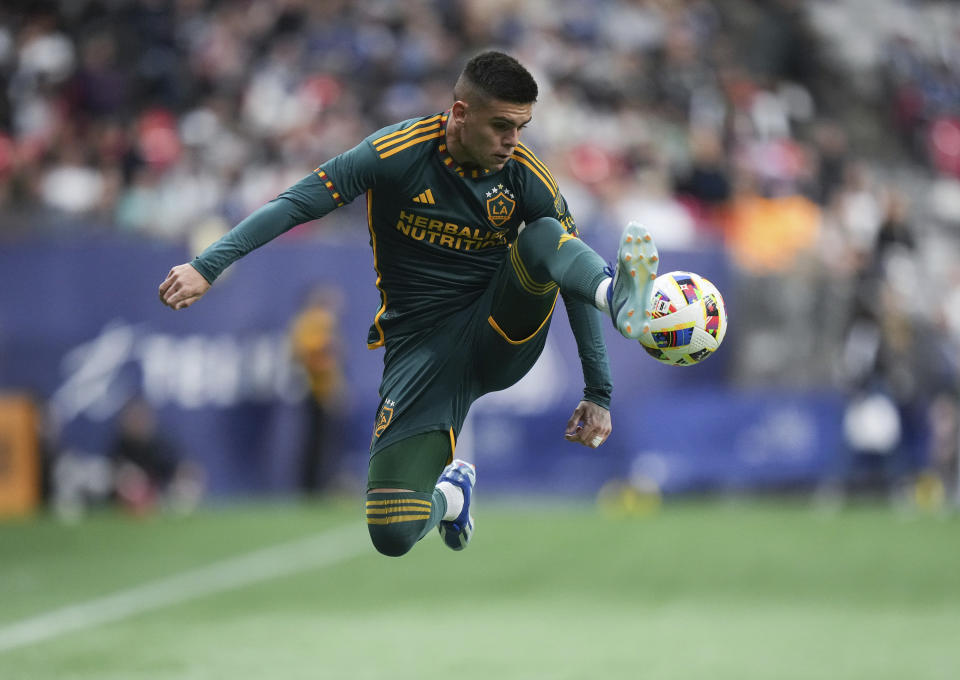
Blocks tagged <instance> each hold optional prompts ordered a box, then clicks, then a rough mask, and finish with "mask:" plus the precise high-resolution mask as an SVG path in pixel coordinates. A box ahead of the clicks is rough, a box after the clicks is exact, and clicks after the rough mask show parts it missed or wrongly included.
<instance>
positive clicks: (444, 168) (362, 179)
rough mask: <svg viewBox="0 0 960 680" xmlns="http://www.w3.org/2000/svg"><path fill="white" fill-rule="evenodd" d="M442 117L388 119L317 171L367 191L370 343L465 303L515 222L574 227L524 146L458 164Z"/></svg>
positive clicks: (342, 191) (342, 185) (485, 281)
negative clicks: (481, 165) (374, 308)
mask: <svg viewBox="0 0 960 680" xmlns="http://www.w3.org/2000/svg"><path fill="white" fill-rule="evenodd" d="M446 122H447V114H445V113H443V114H437V115H434V116H429V117H427V118H418V119H414V120H408V121H405V122H403V123H399V124H397V125H392V126H390V127H387V128H384V129H383V130H380V131H379V132H376V133H374V134H373V135H371V136H370V137H368V138H367V139H366V140H364V141H363V142H362V143H361V144H360V145H358V146H356V147H354V148H353V149H351V150H350V151H348V152H346V153H344V154H342V155H340V156H337V157H336V158H334V159H332V160H330V161H329V162H327V163H324V164H323V165H322V166H320V167H319V168H318V169H317V173H318V175H319V176H320V178H321V179H322V180H324V181H325V182H326V183H327V184H328V189H329V190H330V191H331V192H334V193H336V194H338V195H339V196H341V197H342V200H347V201H349V200H352V199H353V198H355V197H357V196H359V195H360V194H361V193H363V192H366V194H367V220H368V228H369V230H370V243H371V246H372V248H373V256H374V267H375V269H376V271H377V288H378V289H379V290H380V295H381V306H380V309H379V311H378V312H377V314H376V317H375V320H374V323H373V325H372V326H371V328H370V334H369V337H368V346H369V347H371V348H372V347H379V346H381V345H382V344H383V343H384V338H385V336H386V335H389V334H391V333H393V332H404V331H406V330H415V329H418V328H422V327H424V326H429V325H431V324H433V323H434V321H435V319H436V318H438V317H441V316H446V315H449V314H450V313H451V312H453V311H456V310H458V309H461V308H463V307H466V306H469V305H470V304H471V303H473V302H474V301H475V300H476V299H477V298H478V297H479V296H480V295H481V294H482V293H483V291H484V290H485V289H486V287H487V285H489V283H490V279H491V278H492V276H493V274H494V272H495V271H496V269H497V267H498V266H499V264H500V262H501V261H502V260H503V258H504V256H505V254H506V251H507V247H508V245H509V244H510V243H512V242H513V241H514V240H515V239H516V237H517V231H518V229H519V228H520V226H521V225H522V224H524V223H527V222H532V221H534V220H536V219H538V218H540V217H553V218H555V219H557V220H559V221H560V222H561V223H562V224H564V225H565V228H566V229H567V231H568V232H571V233H574V234H575V233H576V227H575V224H574V220H573V218H572V217H571V215H570V213H569V212H568V210H567V205H566V201H564V198H563V196H562V195H561V194H560V192H559V190H558V188H557V183H556V181H555V180H554V179H553V176H552V175H551V174H550V172H549V170H547V168H546V166H544V164H543V163H541V162H540V160H539V159H537V157H536V156H535V155H534V154H533V153H532V152H531V151H530V150H529V149H528V148H527V147H525V146H523V145H522V144H521V145H519V146H517V148H516V150H515V152H514V155H513V157H512V158H511V159H510V160H509V161H507V163H506V165H505V166H504V167H503V169H501V170H500V171H497V172H491V171H489V170H478V169H472V170H468V169H465V168H462V167H460V166H459V165H458V164H457V162H456V161H455V160H454V159H453V157H452V156H451V155H450V153H449V152H448V150H447V145H446V143H445V134H444V131H445V128H446Z"/></svg>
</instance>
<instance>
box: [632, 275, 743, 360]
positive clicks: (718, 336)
mask: <svg viewBox="0 0 960 680" xmlns="http://www.w3.org/2000/svg"><path fill="white" fill-rule="evenodd" d="M649 326H650V327H649V331H648V332H645V333H644V334H643V336H642V337H641V338H640V344H641V345H643V348H644V349H645V350H647V353H649V354H650V356H652V357H653V358H654V359H656V360H657V361H662V362H663V363H665V364H670V365H672V366H692V365H694V364H696V363H699V362H701V361H703V360H704V359H706V358H707V357H708V356H710V355H711V354H713V353H714V352H715V351H716V350H717V348H718V347H719V346H720V343H721V342H723V336H724V335H726V332H727V310H726V307H725V306H724V304H723V297H722V296H721V295H720V291H718V290H717V287H716V286H714V285H713V284H712V283H710V282H709V281H708V280H707V279H705V278H703V277H702V276H700V275H698V274H694V273H692V272H670V273H669V274H661V275H660V276H658V277H657V279H656V281H654V282H653V302H652V304H651V313H650V319H649Z"/></svg>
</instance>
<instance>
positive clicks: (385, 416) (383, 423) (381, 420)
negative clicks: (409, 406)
mask: <svg viewBox="0 0 960 680" xmlns="http://www.w3.org/2000/svg"><path fill="white" fill-rule="evenodd" d="M396 405H397V403H396V402H395V401H392V400H390V399H386V400H384V404H383V406H382V407H380V412H379V413H378V414H377V422H376V425H375V426H374V428H373V436H374V437H376V438H378V439H379V438H380V435H382V434H383V431H384V430H386V429H387V426H388V425H389V424H390V421H391V420H393V408H394V407H395V406H396Z"/></svg>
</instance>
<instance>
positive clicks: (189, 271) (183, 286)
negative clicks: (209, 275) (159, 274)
mask: <svg viewBox="0 0 960 680" xmlns="http://www.w3.org/2000/svg"><path fill="white" fill-rule="evenodd" d="M208 290H210V284H209V283H208V282H207V280H206V279H205V278H203V276H202V275H201V274H200V272H198V271H197V270H196V269H194V268H193V266H192V265H191V264H189V263H187V264H179V265H177V266H176V267H174V268H173V269H171V270H170V273H169V274H167V278H166V279H164V281H163V283H161V284H160V291H159V292H160V302H162V303H163V304H165V305H166V306H167V307H169V308H170V309H186V308H187V307H189V306H190V305H192V304H193V303H194V302H196V301H197V300H199V299H200V298H201V297H203V294H204V293H206V292H207V291H208Z"/></svg>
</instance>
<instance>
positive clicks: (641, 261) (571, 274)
mask: <svg viewBox="0 0 960 680" xmlns="http://www.w3.org/2000/svg"><path fill="white" fill-rule="evenodd" d="M511 251H514V252H512V253H511V261H512V264H513V267H514V269H515V270H516V271H517V273H518V276H520V277H521V278H522V279H525V280H526V281H527V283H528V284H529V287H532V288H534V289H536V288H537V287H543V286H546V285H548V284H549V282H556V283H557V284H558V285H559V286H560V290H561V291H563V292H564V293H565V294H566V293H571V294H573V295H575V296H577V297H579V298H581V299H583V300H585V301H587V302H590V303H592V304H593V305H594V306H596V307H597V308H598V309H600V310H601V311H605V312H607V313H608V314H610V316H611V318H612V319H613V322H614V325H615V326H616V327H617V330H619V331H620V333H621V334H623V335H624V336H626V337H628V338H632V339H638V338H640V336H641V335H642V334H643V327H644V323H645V319H646V316H647V312H649V311H650V310H649V305H650V299H651V297H652V293H653V280H654V279H656V277H657V266H658V262H659V256H658V255H657V249H656V246H655V245H654V244H653V239H652V238H651V237H650V234H649V233H648V232H647V230H646V229H644V228H643V227H641V226H640V225H639V224H637V223H635V222H631V223H630V224H628V225H627V227H626V228H625V229H624V231H623V234H622V236H621V240H620V247H619V250H618V253H617V262H616V265H615V267H614V268H612V269H611V268H610V267H608V266H607V265H606V263H605V262H604V261H603V258H601V257H600V256H599V255H598V254H597V253H596V252H595V251H594V250H593V249H591V248H590V247H589V246H588V245H587V244H585V243H584V242H583V241H581V240H580V239H578V238H576V237H575V236H572V235H570V234H568V233H567V232H566V230H565V229H564V228H563V226H562V225H561V224H560V223H559V222H558V221H557V220H554V219H551V218H543V219H539V220H536V221H535V222H531V223H530V224H528V225H527V226H526V228H525V229H524V230H523V231H522V232H521V233H520V236H519V237H518V238H517V241H516V243H515V244H514V247H513V248H511ZM638 322H639V323H638Z"/></svg>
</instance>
